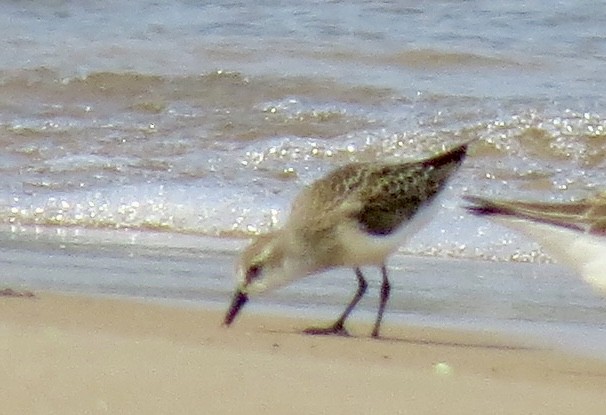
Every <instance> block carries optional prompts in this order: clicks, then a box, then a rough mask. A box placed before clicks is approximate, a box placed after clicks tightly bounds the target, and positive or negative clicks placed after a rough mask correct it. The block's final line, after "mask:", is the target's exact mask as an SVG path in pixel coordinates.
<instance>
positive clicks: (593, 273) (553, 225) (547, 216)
mask: <svg viewBox="0 0 606 415" xmlns="http://www.w3.org/2000/svg"><path fill="white" fill-rule="evenodd" d="M464 198H465V200H467V201H468V202H470V203H472V205H471V206H467V210H468V211H470V212H471V213H473V214H475V215H478V216H487V217H489V218H491V219H493V220H494V221H495V222H497V223H500V224H502V225H505V226H507V227H509V228H511V229H514V230H516V231H519V232H521V233H523V234H525V235H527V236H529V237H531V238H533V239H534V240H536V241H537V242H538V243H539V244H541V245H542V246H543V247H544V248H545V249H546V251H547V252H548V253H549V254H551V255H552V256H553V257H554V258H555V259H556V260H558V261H559V262H561V263H562V264H564V265H568V266H569V267H571V268H572V269H573V270H575V271H576V272H577V273H578V274H580V275H581V277H582V278H583V279H584V280H585V281H587V282H588V283H589V284H591V285H592V286H593V287H595V288H597V289H599V290H601V291H602V293H603V294H606V192H604V193H599V194H597V195H595V196H594V197H590V198H587V199H583V200H579V201H574V202H566V203H545V202H523V201H506V200H491V199H487V198H483V197H478V196H465V197H464Z"/></svg>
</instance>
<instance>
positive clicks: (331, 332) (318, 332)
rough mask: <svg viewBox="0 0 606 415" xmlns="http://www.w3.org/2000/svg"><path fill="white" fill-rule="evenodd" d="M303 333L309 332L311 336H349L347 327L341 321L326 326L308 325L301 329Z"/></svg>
mask: <svg viewBox="0 0 606 415" xmlns="http://www.w3.org/2000/svg"><path fill="white" fill-rule="evenodd" d="M303 333H304V334H311V335H313V336H344V337H349V333H348V332H347V329H346V328H345V327H344V326H343V323H335V324H333V325H332V326H328V327H309V328H307V329H305V330H303Z"/></svg>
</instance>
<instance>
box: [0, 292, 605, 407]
mask: <svg viewBox="0 0 606 415" xmlns="http://www.w3.org/2000/svg"><path fill="white" fill-rule="evenodd" d="M247 311H248V310H245V311H244V313H243V316H242V318H241V319H240V320H238V321H236V323H235V324H234V326H233V327H231V328H229V329H225V328H223V327H221V326H220V321H221V319H222V313H220V312H217V311H210V310H199V309H185V308H178V307H169V306H163V305H157V304H149V303H141V302H135V301H123V300H115V299H100V298H89V297H84V296H73V295H61V294H53V293H46V292H37V293H36V296H35V297H30V296H21V297H18V296H15V295H11V293H10V292H8V293H7V295H4V296H0V316H2V317H1V318H0V339H1V340H0V349H1V355H0V356H1V357H0V367H1V371H0V408H1V409H0V413H2V414H62V415H65V414H84V413H87V414H96V413H111V414H248V415H251V414H268V413H270V414H399V413H401V414H449V415H456V414H550V415H553V414H597V413H604V410H605V409H604V407H605V404H606V362H603V361H599V360H593V359H588V358H583V357H579V356H574V355H571V354H567V353H564V352H561V351H556V350H550V349H549V347H547V346H545V345H537V344H532V343H531V342H526V341H523V340H520V339H511V338H507V337H505V336H503V335H497V334H494V333H487V332H481V333H476V332H465V331H457V330H439V329H429V328H423V327H405V326H401V327H400V326H398V327H394V326H387V327H385V331H384V336H385V337H384V338H383V339H380V340H373V339H369V338H367V337H365V336H366V334H367V333H368V332H369V329H370V327H366V326H362V325H359V326H355V325H354V326H353V327H352V332H354V334H355V335H356V336H354V337H349V338H339V337H313V336H306V335H302V334H299V330H300V329H302V328H304V327H305V326H306V325H307V324H309V321H304V320H297V319H293V320H289V319H283V318H277V317H275V316H258V315H253V314H250V313H247ZM357 336H360V337H357ZM440 362H443V363H445V364H446V365H448V366H447V367H446V366H445V365H442V366H437V368H436V364H438V363H440ZM440 368H442V369H444V368H446V369H448V368H450V369H451V372H450V373H448V370H443V371H440V370H439V369H440Z"/></svg>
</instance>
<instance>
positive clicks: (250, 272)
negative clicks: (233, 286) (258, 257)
mask: <svg viewBox="0 0 606 415" xmlns="http://www.w3.org/2000/svg"><path fill="white" fill-rule="evenodd" d="M260 274H261V267H260V266H259V265H251V266H250V267H249V268H248V269H247V270H246V278H245V280H246V283H247V284H250V283H251V282H253V281H254V280H256V279H257V278H259V275H260Z"/></svg>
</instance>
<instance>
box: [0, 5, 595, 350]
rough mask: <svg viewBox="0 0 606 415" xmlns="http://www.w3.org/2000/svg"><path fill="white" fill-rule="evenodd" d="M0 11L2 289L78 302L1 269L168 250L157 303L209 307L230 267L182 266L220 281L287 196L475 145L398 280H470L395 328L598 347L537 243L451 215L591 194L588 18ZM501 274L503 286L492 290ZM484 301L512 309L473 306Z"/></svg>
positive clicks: (72, 283)
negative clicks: (515, 332)
mask: <svg viewBox="0 0 606 415" xmlns="http://www.w3.org/2000/svg"><path fill="white" fill-rule="evenodd" d="M0 10H1V11H2V13H0V27H1V28H2V29H0V30H1V31H2V36H1V37H0V145H1V146H2V149H3V151H2V152H0V236H1V238H0V240H1V242H2V246H1V248H2V250H3V251H2V252H3V258H5V263H4V265H3V267H4V268H3V269H8V268H6V267H5V265H7V264H9V263H10V264H13V265H14V266H16V268H10V269H13V272H12V274H11V275H10V276H9V275H7V277H6V282H7V283H8V282H11V281H12V282H19V283H21V284H25V285H27V284H32V285H36V284H42V285H43V286H46V285H49V286H52V287H54V288H59V289H61V288H66V287H68V288H69V287H72V288H74V287H76V288H77V287H81V286H82V284H84V283H82V284H81V285H78V282H77V278H78V277H77V275H78V273H75V274H73V275H74V276H73V278H75V280H72V279H71V278H72V277H70V279H69V281H68V280H67V279H66V278H63V279H62V278H61V275H65V274H61V273H58V274H57V273H48V272H47V271H48V270H47V271H45V270H44V266H42V265H43V264H40V266H38V267H33V268H32V267H31V266H30V268H28V266H29V265H27V264H28V263H29V262H27V261H25V262H19V260H17V259H15V260H11V258H20V256H19V255H18V253H19V252H23V250H25V251H27V250H31V249H34V248H32V246H35V247H36V248H35V252H38V254H39V255H42V256H45V255H46V256H52V255H54V254H53V252H54V249H55V247H59V248H57V249H61V247H68V248H69V250H70V251H69V252H70V255H69V257H70V258H77V256H78V255H83V256H84V257H86V258H88V257H90V256H92V257H95V255H96V254H95V253H94V250H95V249H97V248H99V246H103V247H105V248H104V249H110V248H107V247H108V246H109V247H114V248H111V249H118V250H120V249H125V248H124V247H125V246H126V247H128V250H130V251H132V252H134V254H133V256H132V257H131V258H133V257H134V258H136V256H137V254H140V253H141V252H143V251H145V252H148V251H147V250H151V251H153V252H154V254H153V255H152V254H150V253H149V252H148V253H147V254H145V255H152V256H154V255H155V256H156V257H159V258H163V256H164V255H168V256H170V255H172V254H168V253H167V252H175V250H176V252H179V255H177V258H178V259H179V258H181V259H182V257H181V253H182V252H187V258H188V261H190V260H191V261H192V262H191V264H192V267H193V268H192V269H191V274H190V273H189V271H188V273H186V274H187V276H188V277H187V278H185V280H186V281H188V284H192V285H193V286H194V287H198V288H196V290H195V293H196V295H191V296H183V294H181V295H179V294H177V291H178V290H177V291H175V293H174V296H176V297H181V298H185V297H186V298H187V299H190V298H189V297H191V300H194V298H196V297H200V298H207V299H208V298H209V296H208V295H206V296H205V295H204V290H205V289H207V290H210V291H212V292H213V293H219V294H216V295H217V296H218V297H216V298H215V297H213V296H214V295H215V294H213V296H211V297H212V298H214V299H216V300H217V301H218V300H219V298H221V299H223V298H224V297H225V293H227V292H228V287H229V284H231V275H230V274H231V272H232V268H231V267H225V266H222V268H220V272H219V271H217V274H216V275H215V277H216V278H218V280H216V281H215V280H214V279H213V281H215V282H212V283H210V282H209V279H206V278H204V276H203V275H201V276H200V277H198V278H195V277H194V276H193V275H194V274H196V272H198V273H200V274H203V272H204V268H203V265H200V268H199V269H197V270H196V268H195V265H194V264H196V260H195V259H193V258H196V254H195V252H196V249H199V250H200V251H201V252H212V250H213V249H214V248H216V247H217V246H222V244H223V243H226V244H228V245H229V246H230V248H229V249H227V252H229V254H227V258H228V259H226V263H230V262H231V261H232V260H233V255H235V253H236V252H237V250H238V249H239V247H241V245H242V243H244V241H245V240H246V238H249V237H251V236H252V235H254V234H257V233H260V232H264V231H267V230H269V229H272V228H273V227H279V226H280V225H281V223H282V222H283V221H284V219H285V217H286V215H287V213H288V210H289V206H290V202H291V200H292V198H293V197H294V196H295V195H296V194H297V192H298V191H299V189H300V188H301V187H302V186H304V185H306V184H309V183H310V182H312V181H313V180H315V179H317V178H318V177H321V176H322V175H323V174H325V173H326V172H328V171H330V170H331V169H333V168H335V167H336V166H340V165H343V164H345V163H348V162H352V161H360V160H387V159H389V160H392V159H410V160H412V159H415V158H419V157H425V156H427V155H429V154H432V153H433V152H435V151H438V150H440V149H442V148H445V147H448V146H451V145H454V144H455V143H458V142H461V141H465V140H469V139H477V140H478V142H477V143H476V144H475V145H474V146H473V147H472V149H471V150H470V155H469V157H468V159H467V161H466V163H465V165H464V166H463V168H462V169H461V171H460V174H459V175H458V176H457V177H456V179H455V180H453V181H452V182H451V186H450V188H449V189H448V191H447V194H446V197H445V198H444V202H443V206H442V208H441V209H440V210H439V212H438V215H437V216H436V218H435V220H433V221H432V222H431V224H430V225H429V226H428V227H427V228H426V229H425V230H423V231H422V232H420V233H419V234H418V235H417V236H415V237H414V238H413V239H412V241H411V242H410V243H409V244H408V245H407V246H404V247H402V249H401V251H400V254H401V256H402V257H403V258H404V259H402V260H400V259H397V260H396V261H395V264H396V268H398V265H399V264H400V262H401V261H403V262H402V263H404V262H406V259H408V261H413V262H414V261H422V259H423V258H425V259H432V260H433V259H436V258H442V259H444V258H447V259H448V260H452V261H455V262H456V261H462V262H461V263H465V264H468V263H471V264H473V267H471V268H472V269H470V268H469V267H467V268H465V270H466V272H461V273H459V274H457V275H458V277H457V278H449V279H447V280H440V283H439V284H438V287H435V286H433V285H432V284H436V281H435V280H433V279H431V278H417V279H415V274H414V273H412V275H411V276H406V277H402V278H403V279H401V280H400V281H406V284H404V283H401V284H398V287H399V288H398V289H399V290H400V291H401V292H407V293H408V294H407V295H406V296H405V298H406V300H407V301H408V302H407V303H408V304H412V306H403V307H404V308H403V309H402V313H403V314H406V315H415V316H418V317H419V318H434V317H435V318H437V319H438V320H440V319H443V318H446V317H447V316H455V317H454V318H455V320H456V319H457V317H456V316H460V317H461V318H462V319H467V320H469V319H472V320H473V319H476V318H477V319H480V320H482V321H484V322H489V323H487V324H488V325H490V324H495V325H496V324H497V323H499V322H501V323H502V322H511V321H513V322H516V324H517V323H520V322H522V321H531V322H545V323H549V324H558V323H561V324H562V325H572V326H574V327H575V330H576V329H579V330H585V328H587V330H589V331H593V332H598V331H599V332H601V333H604V331H606V325H605V324H606V323H603V322H604V321H606V300H604V299H601V298H600V297H598V296H597V295H596V294H595V293H593V292H592V291H591V290H589V289H587V287H585V286H584V285H583V283H582V282H581V281H579V280H578V279H575V278H574V276H572V275H570V274H569V273H568V271H566V270H563V269H562V268H560V267H558V266H557V265H553V264H551V262H552V260H551V258H549V256H548V255H546V254H545V253H544V252H543V251H542V250H541V248H540V247H539V246H538V245H536V244H534V243H533V242H531V241H529V240H527V239H524V238H523V237H521V236H519V235H517V234H514V233H513V232H510V231H507V230H505V229H502V228H499V227H497V226H496V225H493V224H491V223H488V222H485V221H483V220H481V219H478V218H473V217H470V216H468V215H466V214H465V212H464V211H463V210H462V209H461V204H462V203H461V199H460V196H461V195H464V194H482V195H488V196H495V197H503V198H526V199H533V200H558V201H565V200H574V199H579V198H582V197H585V196H588V195H591V194H593V193H594V192H596V191H598V190H600V189H603V188H604V186H603V184H604V183H605V182H606V132H605V129H606V113H605V110H604V108H605V105H604V104H605V103H606V98H605V97H606V36H605V35H603V34H601V33H603V30H602V28H603V27H604V25H605V24H606V15H604V13H602V5H601V4H599V3H596V2H590V1H566V0H565V1H560V2H558V3H557V4H556V5H554V4H548V3H545V2H539V1H529V2H518V1H514V2H507V3H504V4H500V3H497V2H488V1H479V0H478V1H473V0H472V1H466V2H461V1H432V2H418V1H382V2H376V1H375V2H369V1H362V0H360V1H337V0H335V1H311V2H303V3H302V2H293V1H280V2H278V1H263V2H256V3H255V4H249V3H247V2H239V1H231V2H220V3H218V4H212V3H210V4H209V3H205V2H194V1H170V2H155V1H149V0H135V1H131V2H118V1H108V2H103V3H98V2H88V1H83V2H77V3H76V2H70V1H59V0H57V1H51V2H30V1H12V2H5V3H3V4H2V5H0ZM99 234H101V235H102V237H100V236H99ZM152 235H156V236H152ZM157 235H160V236H157ZM99 240H102V242H103V243H102V244H101V245H99ZM219 240H220V241H221V243H218V242H217V241H219ZM40 241H43V242H40ZM150 241H153V242H150ZM184 241H185V242H184ZM32 244H33V245H32ZM37 244H42V245H37ZM232 244H233V245H232ZM158 246H160V248H158ZM115 247H118V248H115ZM68 248H65V249H68ZM99 249H100V248H99ZM111 249H110V250H111ZM221 249H222V248H221ZM72 250H73V252H72ZM140 250H143V251H140ZM130 251H129V252H130ZM28 252H29V251H28ZM221 252H223V251H221ZM190 254H191V255H192V256H191V258H190V256H189V255H190ZM74 256H75V257H74ZM202 257H204V255H202V254H199V258H202ZM74 260H75V259H74ZM167 260H170V261H169V262H170V263H171V264H173V265H175V266H177V265H176V264H178V263H179V261H178V260H171V259H170V258H167ZM11 261H12V262H11ZM160 262H161V261H160ZM189 263H190V262H188V264H189ZM430 263H431V262H430ZM526 263H529V264H526ZM15 264H16V265H15ZM49 264H51V263H49ZM495 264H498V265H495ZM503 264H506V265H507V266H510V267H511V268H508V269H510V270H512V271H511V272H510V274H508V275H509V277H507V278H504V279H503V280H502V281H501V280H498V281H500V282H497V280H495V279H494V278H490V276H489V275H488V274H490V273H489V272H488V271H487V270H491V269H492V270H493V271H494V267H495V266H496V267H497V268H496V269H497V270H499V269H502V267H503V266H504V265H503ZM105 266H106V267H110V268H111V266H112V263H111V260H110V261H109V263H108V264H106V265H105ZM20 267H21V268H20ZM48 267H51V268H52V267H55V268H57V267H59V268H57V269H60V265H49V266H48ZM154 267H155V268H154ZM177 267H178V266H177ZM402 267H403V268H402V269H404V268H406V266H405V265H402ZM476 267H477V269H479V270H481V272H480V271H476V272H474V270H473V269H475V268H476ZM518 267H522V268H518ZM19 269H21V271H18V270H19ZM31 269H36V272H33V271H32V272H29V271H27V270H30V271H31ZM422 269H424V270H425V273H426V274H430V275H431V270H426V269H425V268H422ZM23 270H26V271H27V272H26V271H23ZM154 270H155V271H154ZM162 270H164V272H166V273H168V274H170V275H171V276H173V277H174V278H173V277H171V278H168V279H163V278H161V275H162ZM513 270H515V272H514V271H513ZM520 270H526V271H525V272H522V271H520ZM114 271H115V275H117V277H116V278H115V279H113V280H112V281H113V282H112V283H107V284H106V285H104V287H106V288H103V290H101V291H103V292H112V293H118V294H120V293H122V294H133V295H135V294H136V293H137V292H139V294H140V295H143V296H152V297H162V296H166V297H170V296H171V295H172V294H170V293H171V292H172V291H171V290H170V289H169V288H170V284H180V283H181V282H182V280H180V279H179V278H180V277H179V275H180V274H178V273H177V274H173V273H171V272H169V270H168V269H166V268H162V267H161V266H160V265H158V264H156V265H150V266H149V268H147V271H149V272H151V273H155V275H158V276H160V278H159V280H158V281H159V282H158V284H159V286H158V289H157V291H154V293H155V294H153V295H152V291H153V290H151V289H149V290H147V291H146V290H141V291H137V290H135V289H134V288H132V287H137V286H141V287H142V286H146V284H148V285H149V284H150V280H148V279H145V278H143V277H142V273H141V272H140V273H137V272H133V273H125V272H122V273H121V272H118V271H116V270H114ZM152 271H153V272H152ZM112 272H113V271H112ZM149 272H148V274H149ZM493 273H497V274H498V272H497V271H494V272H493ZM46 274H52V275H53V277H52V278H51V277H48V278H47V279H46V280H45V278H46V277H45V275H46ZM219 274H220V275H219ZM408 274H410V272H408V273H407V275H408ZM95 275H97V274H95ZM112 275H113V274H112ZM120 275H121V277H120ZM487 275H488V276H487ZM537 275H542V276H544V275H550V276H554V277H553V278H552V279H549V278H547V279H542V278H538V277H537ZM562 275H564V276H565V277H563V278H562V277H561V276H562ZM82 278H83V279H86V278H84V275H83V276H82ZM129 278H130V279H129ZM138 278H139V279H138ZM344 278H347V277H344ZM486 278H488V279H486ZM516 278H517V279H516ZM127 279H128V280H129V283H128V284H127V285H128V286H129V287H131V288H132V289H127V288H125V286H124V285H122V284H121V282H120V281H123V280H127ZM537 280H540V283H539V282H537ZM41 281H46V282H41ZM308 281H309V282H305V284H310V287H311V289H318V287H327V286H329V285H330V284H333V283H332V282H331V281H333V280H331V279H330V278H328V279H327V278H323V277H320V278H318V279H309V280H308ZM337 281H340V280H339V279H337ZM415 281H416V282H415ZM486 281H490V283H488V282H486ZM529 281H531V283H528V282H529ZM532 281H534V283H533V282H532ZM51 283H52V284H51ZM105 283H106V282H104V284H105ZM349 283H350V281H349V280H348V282H347V283H344V284H343V288H342V289H345V290H348V289H349V288H350V287H349V286H348V285H346V284H349ZM45 284H46V285H45ZM86 284H88V283H86ZM86 284H84V285H86ZM112 284H113V285H112ZM163 284H164V285H163ZM209 284H210V285H209ZM214 284H218V285H214ZM92 286H94V284H92ZM112 287H113V288H112ZM120 287H122V288H120ZM217 287H219V288H217ZM463 287H464V288H463ZM148 288H149V287H148ZM413 288H414V289H413ZM74 289H75V288H74ZM133 290H134V291H133ZM213 290H218V291H213ZM436 291H439V292H440V296H439V297H435V292H436ZM181 292H182V291H181ZM348 292H349V291H347V292H346V293H345V294H343V295H344V296H345V297H346V296H347V295H348V294H347V293H348ZM162 293H163V294H162ZM423 293H426V294H427V295H428V296H429V297H427V296H424V294H423ZM495 293H496V294H495ZM422 294H423V295H422ZM396 295H397V294H396ZM491 295H496V298H495V301H497V300H498V301H501V303H500V304H504V303H503V301H505V302H507V304H510V306H507V307H505V306H503V307H498V308H497V309H498V310H501V311H502V313H501V312H499V313H496V314H495V313H494V312H493V311H494V303H492V304H485V305H484V306H483V307H479V306H478V307H476V308H474V307H471V308H470V304H478V298H491V297H490V296H491ZM276 298H280V297H279V296H278V297H276ZM310 298H313V295H310V297H307V298H303V299H302V300H301V304H305V303H306V302H308V301H310ZM334 298H340V297H338V295H337V294H335V297H334ZM450 298H454V300H452V301H449V300H448V299H450ZM288 301H291V300H288ZM288 301H287V300H284V302H288ZM284 302H283V303H284ZM445 304H448V306H445ZM481 304H483V303H481ZM282 305H284V304H282ZM491 307H492V311H491ZM554 316H555V317H554ZM448 318H450V317H448ZM508 324H509V323H508ZM520 324H521V323H520ZM605 336H606V335H605ZM605 354H606V353H605Z"/></svg>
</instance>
